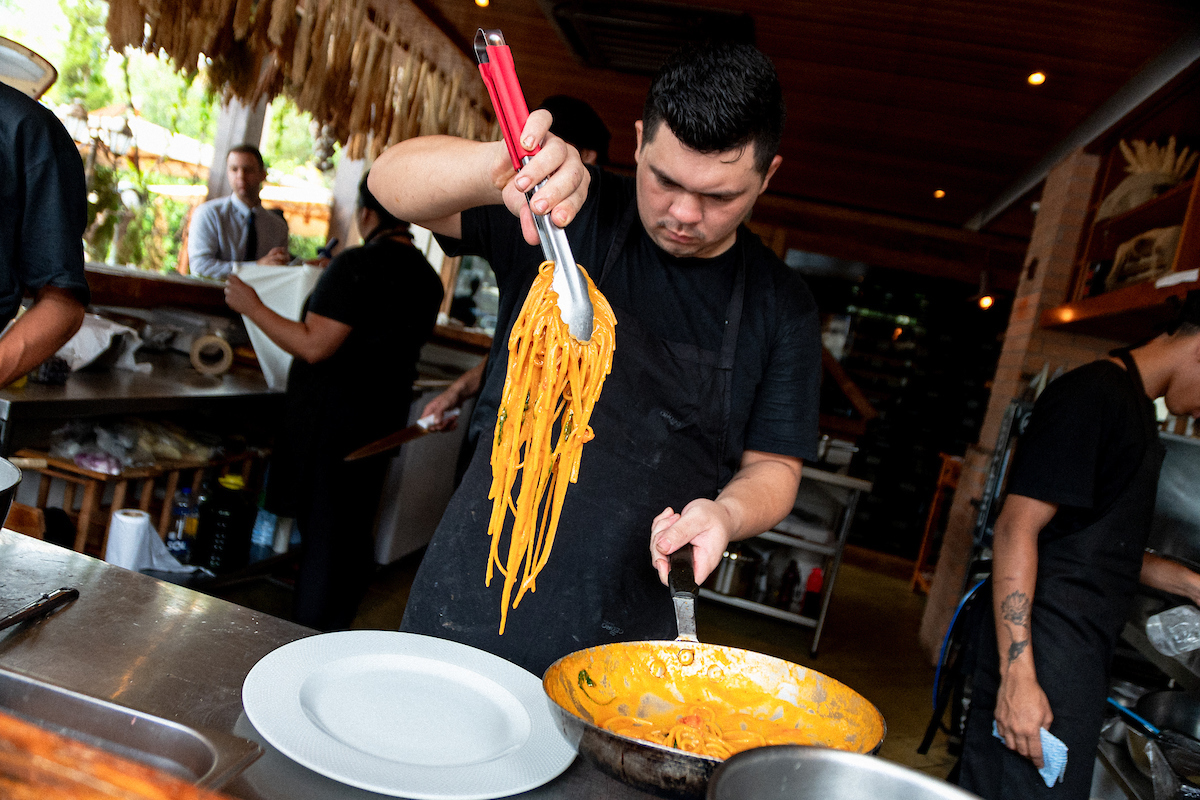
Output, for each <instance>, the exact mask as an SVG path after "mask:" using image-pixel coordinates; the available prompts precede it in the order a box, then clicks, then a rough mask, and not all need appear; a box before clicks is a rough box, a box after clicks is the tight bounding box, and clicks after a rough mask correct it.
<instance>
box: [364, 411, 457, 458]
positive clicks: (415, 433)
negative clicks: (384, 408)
mask: <svg viewBox="0 0 1200 800" xmlns="http://www.w3.org/2000/svg"><path fill="white" fill-rule="evenodd" d="M458 414H459V409H457V408H452V409H450V410H449V411H447V412H446V413H445V414H443V415H442V419H457V418H458ZM435 421H437V417H435V416H434V415H433V414H430V415H429V416H427V417H421V418H420V419H419V420H417V422H416V424H415V425H409V426H408V427H407V428H405V429H403V430H399V431H396V432H395V433H389V434H388V435H387V436H385V437H383V438H382V439H380V440H379V441H376V442H371V443H370V444H368V445H363V446H362V447H360V448H358V449H357V450H355V451H354V452H353V453H351V454H350V455H348V456H346V458H345V459H343V460H345V461H357V460H358V459H360V458H366V457H367V456H374V455H378V454H379V453H386V452H387V451H389V450H395V449H396V448H397V447H400V445H402V444H407V443H408V442H411V441H412V440H413V439H420V438H421V437H422V436H424V435H425V434H427V433H430V430H429V428H430V426H431V425H433V423H434V422H435Z"/></svg>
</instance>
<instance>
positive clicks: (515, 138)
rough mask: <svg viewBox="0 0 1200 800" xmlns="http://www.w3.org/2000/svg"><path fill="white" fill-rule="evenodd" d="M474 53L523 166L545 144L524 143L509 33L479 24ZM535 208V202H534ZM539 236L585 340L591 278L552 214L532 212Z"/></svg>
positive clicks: (571, 321) (556, 285) (517, 165)
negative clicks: (507, 39) (506, 37)
mask: <svg viewBox="0 0 1200 800" xmlns="http://www.w3.org/2000/svg"><path fill="white" fill-rule="evenodd" d="M475 57H476V58H477V59H478V60H479V73H480V74H481V75H482V76H483V83H484V85H485V86H486V87H487V90H488V96H489V97H491V98H492V105H493V106H494V107H495V109H496V121H497V122H499V124H500V130H501V131H502V132H503V134H504V143H505V144H506V145H508V155H509V157H510V158H512V164H513V169H516V170H520V169H521V167H523V166H524V165H525V164H526V162H528V161H529V159H531V158H533V156H535V155H537V153H538V151H539V150H540V149H541V148H540V147H534V148H533V149H532V150H526V149H525V148H524V147H522V146H521V130H522V129H523V128H524V127H525V120H526V119H528V118H529V107H528V106H527V105H526V104H525V95H524V93H522V91H521V84H520V83H519V82H518V81H517V69H516V66H515V65H514V64H513V58H512V51H511V50H509V49H508V45H506V44H505V43H504V34H503V33H501V32H500V31H499V30H494V29H493V30H484V29H483V28H480V29H479V31H478V32H477V33H476V34H475ZM545 185H546V182H545V181H542V182H541V183H539V184H538V185H537V186H535V187H534V188H533V189H531V190H529V191H528V192H526V193H525V201H526V202H529V199H530V198H532V197H533V193H534V192H535V191H537V190H538V189H541V188H542V187H543V186H545ZM529 211H530V213H533V207H532V206H530V208H529ZM533 222H534V224H535V225H537V230H538V238H539V239H540V240H541V242H542V253H543V255H544V256H545V258H546V260H547V261H553V262H554V279H553V282H552V283H551V288H553V289H554V291H555V292H556V293H557V294H558V310H559V313H560V314H562V319H563V322H565V323H566V324H567V327H568V328H569V329H570V331H571V335H572V336H573V337H575V338H576V339H578V340H579V341H581V342H586V341H588V340H589V339H591V338H592V329H593V323H594V317H593V313H592V300H591V298H590V297H588V293H587V282H586V281H585V280H584V277H583V273H582V272H581V271H580V270H579V267H578V266H577V265H576V264H575V255H574V254H573V253H572V252H571V245H570V243H569V242H568V241H567V235H566V234H565V233H563V230H562V228H560V227H558V226H557V225H555V224H554V223H553V222H552V221H551V220H550V217H549V215H547V214H533Z"/></svg>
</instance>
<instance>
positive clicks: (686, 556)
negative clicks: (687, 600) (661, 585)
mask: <svg viewBox="0 0 1200 800" xmlns="http://www.w3.org/2000/svg"><path fill="white" fill-rule="evenodd" d="M667 586H669V587H670V589H671V595H672V596H675V595H682V594H690V595H691V596H692V597H695V596H696V595H697V594H698V593H699V591H700V587H699V586H697V585H696V565H695V562H694V561H693V560H692V546H691V545H690V544H685V545H684V546H683V547H681V548H679V549H678V550H676V551H675V552H674V553H671V569H670V571H669V572H668V573H667Z"/></svg>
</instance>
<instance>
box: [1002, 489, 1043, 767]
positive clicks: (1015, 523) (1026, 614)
mask: <svg viewBox="0 0 1200 800" xmlns="http://www.w3.org/2000/svg"><path fill="white" fill-rule="evenodd" d="M1057 510H1058V506H1056V505H1054V504H1053V503H1046V502H1043V501H1041V500H1034V499H1033V498H1030V497H1024V496H1022V495H1009V496H1008V498H1006V499H1005V501H1004V508H1003V509H1002V510H1001V512H1000V516H999V518H997V520H996V526H995V529H994V538H993V541H992V604H993V606H994V610H995V614H996V644H997V646H998V648H999V650H1000V689H999V691H998V693H997V696H996V712H995V716H996V730H997V732H998V733H999V734H1000V735H1001V736H1002V737H1004V744H1005V746H1007V747H1008V748H1009V749H1010V750H1016V751H1017V752H1018V753H1020V754H1021V755H1023V756H1025V757H1026V758H1028V759H1029V760H1031V761H1032V762H1033V763H1034V765H1035V766H1037V767H1038V768H1039V769H1041V767H1042V740H1041V731H1040V729H1041V728H1046V729H1049V728H1050V723H1051V722H1052V721H1053V720H1054V713H1053V711H1052V710H1051V708H1050V701H1049V700H1047V699H1046V693H1045V692H1044V691H1042V687H1041V685H1040V684H1039V683H1038V679H1037V670H1036V669H1035V668H1034V664H1033V644H1032V642H1031V631H1032V613H1033V597H1034V591H1035V590H1036V583H1037V565H1038V551H1037V543H1038V534H1039V533H1041V531H1042V528H1044V527H1046V524H1047V523H1049V522H1050V519H1051V518H1052V517H1053V516H1054V514H1055V512H1056V511H1057Z"/></svg>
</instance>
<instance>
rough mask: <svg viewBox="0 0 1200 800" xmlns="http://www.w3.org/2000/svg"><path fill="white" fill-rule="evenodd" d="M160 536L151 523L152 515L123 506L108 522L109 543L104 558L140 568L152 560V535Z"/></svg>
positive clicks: (128, 566)
mask: <svg viewBox="0 0 1200 800" xmlns="http://www.w3.org/2000/svg"><path fill="white" fill-rule="evenodd" d="M151 536H153V537H154V538H155V539H157V538H158V532H157V531H155V530H154V526H153V525H151V524H150V515H149V514H147V513H146V512H145V511H139V510H137V509H136V508H123V509H121V510H120V511H115V512H113V515H112V521H111V522H110V523H109V524H108V544H107V545H105V547H104V560H105V561H107V562H108V563H110V564H115V565H116V566H118V567H124V568H125V569H132V570H138V569H142V568H144V567H145V566H147V565H148V564H149V563H150V561H151V555H150V537H151Z"/></svg>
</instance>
